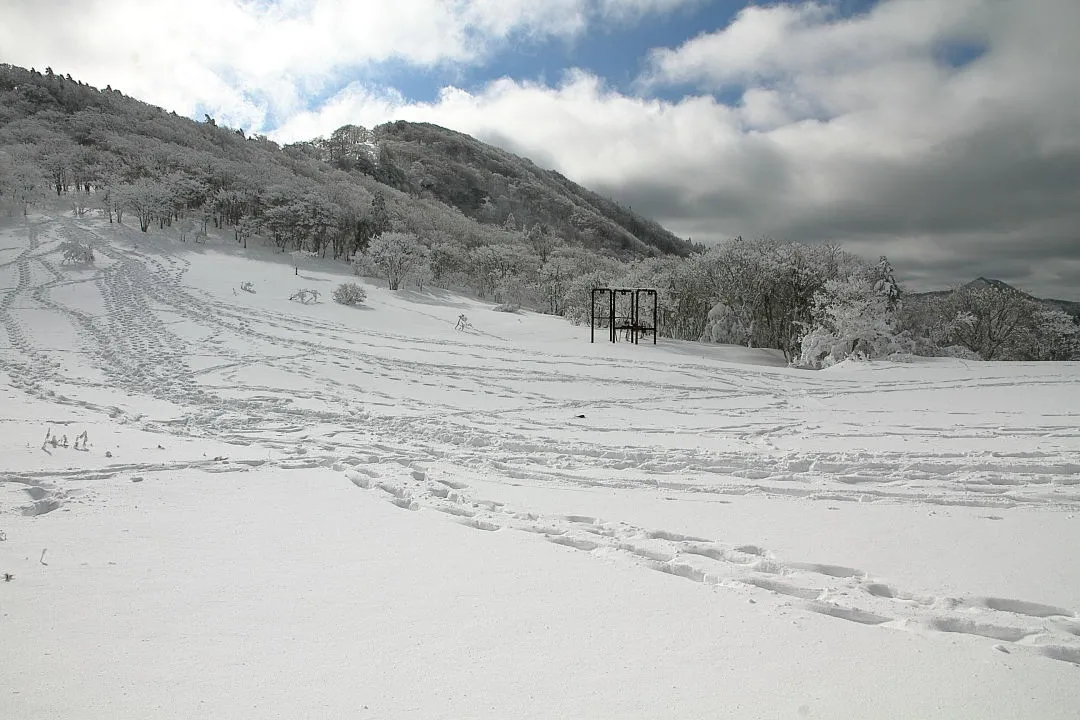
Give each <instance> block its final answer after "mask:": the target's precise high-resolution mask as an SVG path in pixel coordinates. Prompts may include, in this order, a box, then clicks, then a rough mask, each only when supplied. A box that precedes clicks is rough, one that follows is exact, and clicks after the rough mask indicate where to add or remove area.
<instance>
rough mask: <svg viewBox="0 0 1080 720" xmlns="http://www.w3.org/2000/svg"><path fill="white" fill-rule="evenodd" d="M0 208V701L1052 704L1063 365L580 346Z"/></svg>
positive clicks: (111, 714)
mask: <svg viewBox="0 0 1080 720" xmlns="http://www.w3.org/2000/svg"><path fill="white" fill-rule="evenodd" d="M2 222H3V224H2V225H0V423H2V425H0V427H2V430H3V432H2V434H0V573H2V574H3V575H2V576H0V577H2V578H3V579H0V639H2V644H0V646H2V648H3V650H2V653H0V655H2V658H3V659H2V661H0V717H4V718H20V720H22V719H37V718H62V717H71V718H75V717H78V718H117V717H125V718H128V717H130V718H135V717H138V718H192V717H208V718H235V717H260V718H296V717H357V718H368V717H370V718H387V717H404V716H413V717H425V718H428V717H446V718H451V717H490V718H495V717H498V718H525V717H560V716H561V717H605V718H608V717H671V718H685V717H740V718H742V717H762V718H765V717H822V718H826V717H873V718H888V717H897V718H921V717H949V718H958V717H971V718H985V717H995V718H1031V717H1039V718H1067V717H1074V716H1075V709H1076V707H1080V683H1078V682H1077V679H1078V675H1077V672H1078V670H1080V667H1078V666H1080V618H1078V617H1077V615H1076V612H1077V610H1080V558H1078V557H1077V554H1076V553H1075V550H1074V549H1075V547H1076V545H1077V541H1078V540H1080V410H1078V408H1080V365H1078V364H1076V363H983V362H968V361H959V360H954V359H933V360H931V359H926V360H921V361H916V362H911V363H904V364H887V363H851V362H846V363H841V364H840V365H837V366H834V367H833V368H830V369H829V370H827V371H824V372H809V371H800V370H795V369H790V368H787V367H785V366H784V365H785V363H784V360H783V358H782V356H780V355H779V353H778V352H776V351H767V350H747V349H745V348H738V347H730V346H720V345H703V344H695V343H683V342H675V341H670V340H663V339H662V340H661V342H660V344H659V345H657V346H653V345H639V346H631V345H628V344H618V345H610V344H607V343H603V344H601V343H598V344H595V345H592V344H589V343H588V329H587V328H582V327H575V326H573V325H570V324H568V323H566V322H565V321H564V320H563V319H561V318H555V317H551V316H543V315H536V314H532V313H528V312H520V313H506V312H494V311H493V310H492V309H491V305H488V304H485V303H482V302H478V301H475V300H471V299H468V298H466V297H463V296H459V295H455V294H451V293H448V292H445V291H442V290H436V291H431V292H427V291H425V292H420V291H417V290H401V291H399V292H391V291H389V290H387V289H385V288H384V287H383V286H382V285H374V284H370V285H367V286H366V287H365V289H366V291H367V298H366V300H365V301H364V302H363V303H361V304H359V305H356V306H355V307H347V306H344V305H340V304H336V303H334V302H333V301H332V300H330V297H331V295H332V292H333V290H334V288H335V287H337V286H338V285H339V284H340V283H342V282H349V281H353V280H355V278H353V277H352V276H350V275H347V274H345V273H344V272H343V270H344V268H342V267H341V266H335V265H333V264H332V263H331V262H330V261H325V262H323V261H318V260H309V261H306V262H305V264H303V265H302V266H301V267H300V268H299V270H295V269H294V266H293V265H292V263H291V262H290V258H288V256H285V255H282V254H276V253H273V252H270V251H260V250H259V249H256V248H252V249H251V250H249V251H247V252H246V253H245V252H241V251H240V250H239V249H238V248H237V245H236V243H235V242H234V240H233V238H232V236H231V235H229V236H228V237H218V236H216V235H214V234H213V231H211V234H210V236H209V237H208V238H207V242H205V243H203V244H199V245H195V244H192V243H181V242H179V240H178V239H177V238H176V237H175V233H170V234H165V233H161V232H157V231H155V229H154V228H150V231H149V232H147V233H145V234H144V233H141V232H139V230H138V229H137V228H134V229H133V228H131V227H129V226H125V225H115V224H113V225H110V224H109V223H108V222H106V221H105V220H104V219H102V218H99V217H96V216H91V215H87V216H84V217H73V216H72V213H71V212H70V211H68V210H65V209H64V208H62V207H61V206H59V205H56V206H53V207H51V208H47V209H46V211H45V212H44V213H36V214H34V213H32V214H31V215H30V216H28V217H27V218H25V219H23V218H19V217H16V218H13V219H4V220H3V221H2ZM81 249H88V250H89V252H88V253H84V252H83V251H82V250H81ZM76 250H79V252H75V251H76ZM90 255H92V259H91V258H90ZM297 273H298V274H297ZM301 289H307V290H314V291H317V292H318V301H317V302H311V303H308V304H302V303H299V302H296V301H290V297H291V296H293V295H294V294H295V293H296V292H297V291H298V290H301ZM311 297H314V296H311ZM462 316H464V317H465V322H464V323H459V320H460V319H461V317H462ZM5 580H6V581H5Z"/></svg>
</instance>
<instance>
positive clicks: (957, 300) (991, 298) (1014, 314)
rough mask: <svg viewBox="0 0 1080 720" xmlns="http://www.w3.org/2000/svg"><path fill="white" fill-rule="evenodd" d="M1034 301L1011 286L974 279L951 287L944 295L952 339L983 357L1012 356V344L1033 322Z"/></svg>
mask: <svg viewBox="0 0 1080 720" xmlns="http://www.w3.org/2000/svg"><path fill="white" fill-rule="evenodd" d="M1037 309H1039V306H1038V304H1037V303H1034V302H1033V301H1032V300H1031V298H1029V297H1027V296H1026V295H1024V294H1023V293H1021V292H1020V291H1018V290H1016V289H1015V288H1012V287H1009V286H1007V285H1004V284H1003V283H1001V284H999V283H996V282H991V281H987V280H983V279H980V280H977V281H975V282H973V283H969V284H968V285H965V286H964V287H962V288H958V289H957V290H954V291H953V292H952V294H951V295H950V296H949V298H948V313H949V315H950V316H951V318H950V319H951V320H952V322H953V338H952V339H953V341H954V342H956V343H957V344H958V345H962V346H963V347H966V348H967V349H968V350H971V351H972V352H974V353H976V354H977V355H978V356H979V357H981V358H982V359H983V360H1001V359H1007V358H1009V357H1010V356H1015V353H1014V350H1015V349H1016V343H1017V341H1018V340H1019V338H1020V336H1021V334H1022V333H1023V331H1024V330H1025V328H1030V327H1032V326H1033V324H1034V322H1033V321H1034V312H1035V310H1037Z"/></svg>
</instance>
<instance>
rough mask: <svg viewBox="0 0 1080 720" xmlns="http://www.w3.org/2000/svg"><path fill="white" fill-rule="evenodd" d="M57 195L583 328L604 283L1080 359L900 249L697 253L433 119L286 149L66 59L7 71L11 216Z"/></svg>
mask: <svg viewBox="0 0 1080 720" xmlns="http://www.w3.org/2000/svg"><path fill="white" fill-rule="evenodd" d="M46 198H52V202H56V200H57V199H58V198H59V199H61V200H62V201H64V202H67V203H70V208H71V212H72V213H73V214H74V215H76V216H85V215H88V214H94V215H99V216H100V217H101V218H102V219H103V221H104V220H106V219H107V221H108V222H110V223H113V222H115V223H130V224H136V225H138V226H139V227H140V228H141V229H142V230H143V231H146V230H148V229H149V228H150V227H151V226H154V227H155V228H156V229H158V230H159V231H162V232H167V233H171V234H173V235H174V236H175V237H176V239H177V240H178V241H182V242H205V241H207V239H208V238H210V237H214V238H217V239H219V240H220V238H222V237H227V238H229V240H228V241H229V242H235V243H237V244H240V245H242V246H244V247H247V245H248V243H249V242H256V243H260V244H266V245H269V246H272V247H274V248H276V249H277V250H279V251H281V252H292V253H294V254H296V255H298V256H303V255H311V256H319V257H324V258H330V259H335V260H340V261H341V262H349V263H352V265H353V267H354V269H355V270H356V272H358V273H363V274H367V275H371V276H378V277H382V278H383V279H385V280H386V281H387V283H388V284H389V285H390V287H391V288H392V289H398V288H402V287H406V286H418V287H423V286H425V285H434V286H438V287H443V288H449V289H454V290H459V291H465V292H470V293H472V294H474V295H475V296H477V297H479V298H482V299H488V300H490V301H492V302H493V303H498V304H500V306H501V307H502V308H503V309H507V310H511V311H512V310H515V309H516V308H518V307H526V308H532V309H535V310H539V311H542V312H547V313H551V314H555V315H561V316H564V317H567V318H568V319H569V320H571V321H574V322H581V321H582V320H587V319H588V318H589V311H590V303H591V289H592V288H594V287H598V286H608V285H618V286H638V287H654V288H657V289H658V290H659V307H658V314H659V318H660V326H659V331H660V334H661V335H666V336H668V337H674V338H679V339H685V340H699V339H700V340H706V341H713V342H723V343H735V344H742V345H750V346H757V347H771V348H778V349H781V350H783V351H784V353H785V355H786V356H787V357H788V358H789V359H790V360H791V361H792V362H794V363H798V364H801V365H804V366H808V367H822V366H825V365H829V364H832V363H835V362H838V361H840V360H843V359H845V358H847V357H849V356H852V355H861V356H867V357H880V356H886V355H894V356H895V355H897V354H929V355H934V354H959V355H963V356H967V357H980V358H983V359H987V360H991V359H1030V360H1059V359H1069V358H1075V357H1078V356H1080V334H1078V332H1077V324H1076V322H1075V320H1074V318H1073V317H1070V315H1069V314H1068V313H1066V312H1065V311H1063V310H1062V309H1061V306H1052V305H1048V304H1046V303H1045V302H1042V301H1038V300H1035V299H1034V298H1031V297H1030V296H1027V295H1024V294H1023V293H1019V292H1018V291H1016V290H1014V289H1012V288H1010V287H1008V286H1005V285H1004V284H1003V283H1001V284H997V283H994V282H988V281H983V282H976V283H972V284H971V285H970V286H965V287H964V288H959V289H957V290H956V291H953V292H950V293H946V294H941V295H934V296H922V297H915V296H912V297H906V296H905V294H904V292H903V289H902V288H901V287H900V286H899V285H898V283H897V282H896V280H895V278H894V277H893V270H892V267H891V265H890V264H889V262H888V260H887V259H886V258H884V257H882V258H881V259H880V261H877V262H874V263H869V264H868V263H867V262H866V260H865V259H862V258H858V257H855V256H853V255H851V254H849V253H847V252H845V251H843V250H842V249H840V248H839V247H836V246H833V245H828V244H825V245H821V244H817V245H804V244H800V243H798V242H777V241H774V240H771V239H769V238H761V239H752V240H744V239H742V238H734V239H732V240H728V241H725V242H722V243H720V244H718V245H717V246H715V247H712V248H709V249H707V250H706V249H705V248H702V247H694V246H692V245H691V244H689V243H687V242H684V241H682V240H680V239H678V238H677V237H675V236H674V235H672V234H671V233H668V232H667V231H665V230H663V228H661V227H659V226H658V225H656V224H655V223H653V222H651V221H649V220H646V219H644V218H641V217H639V216H636V215H634V214H633V213H632V212H630V211H629V210H628V209H626V208H623V207H621V206H619V205H618V204H617V203H615V202H613V201H611V200H608V199H605V198H602V197H600V196H598V195H596V194H595V193H592V192H589V191H588V190H586V189H584V188H581V187H580V186H578V185H575V184H574V183H572V182H570V181H569V180H567V179H566V178H564V177H562V176H561V175H559V174H558V173H555V172H552V171H548V170H542V169H540V168H538V167H536V166H535V165H533V164H532V163H531V162H529V161H528V160H524V159H522V158H519V157H517V156H514V155H512V154H510V153H507V152H505V151H502V150H499V149H497V148H493V147H491V146H488V145H485V144H483V143H480V142H478V141H477V140H474V139H473V138H470V137H468V136H466V135H462V134H460V133H456V132H452V131H449V130H446V129H444V128H440V127H436V126H433V125H418V124H410V123H404V122H395V123H389V124H386V125H382V126H380V127H377V128H374V129H373V130H368V129H366V128H363V127H360V126H356V125H346V126H344V127H342V128H339V129H338V130H337V131H335V132H333V133H332V134H331V135H330V136H329V137H327V138H314V139H312V140H310V141H307V142H301V143H296V144H293V145H288V146H285V147H279V146H278V145H277V144H275V143H274V142H272V141H270V140H269V139H267V138H266V137H264V136H260V135H251V136H248V135H246V134H245V133H244V131H243V130H242V129H230V128H225V127H219V126H218V125H217V124H216V123H215V122H214V120H213V119H212V118H210V117H205V118H204V120H203V121H202V122H196V121H193V120H191V119H188V118H183V117H179V116H177V115H176V114H175V113H168V112H166V111H164V110H162V109H161V108H157V107H153V106H150V105H146V104H144V103H141V102H139V101H137V100H135V99H133V98H129V97H126V96H125V95H123V94H122V93H120V92H119V91H117V90H114V89H112V88H110V87H106V88H105V89H103V90H99V89H97V88H94V87H91V86H88V85H85V84H83V83H80V82H78V81H77V80H74V79H72V78H71V77H70V76H63V77H62V76H61V75H59V74H57V73H54V72H53V71H52V70H50V69H47V70H46V71H45V72H44V73H40V72H37V71H34V70H25V69H22V68H17V67H12V66H0V212H3V213H4V214H6V215H8V216H9V217H16V216H19V215H25V214H28V213H29V212H31V211H32V209H33V208H34V207H35V206H36V205H39V204H41V203H43V202H45V201H46ZM620 311H623V310H622V309H621V308H620Z"/></svg>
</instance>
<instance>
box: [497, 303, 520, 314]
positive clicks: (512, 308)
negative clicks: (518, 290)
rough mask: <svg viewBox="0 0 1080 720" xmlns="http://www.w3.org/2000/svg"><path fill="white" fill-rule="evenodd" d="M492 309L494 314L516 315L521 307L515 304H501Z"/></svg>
mask: <svg viewBox="0 0 1080 720" xmlns="http://www.w3.org/2000/svg"><path fill="white" fill-rule="evenodd" d="M492 309H493V310H495V312H505V313H516V312H517V311H518V310H520V309H521V306H520V305H518V304H517V303H502V304H501V305H496V306H495V307H494V308H492Z"/></svg>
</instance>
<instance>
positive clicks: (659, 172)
mask: <svg viewBox="0 0 1080 720" xmlns="http://www.w3.org/2000/svg"><path fill="white" fill-rule="evenodd" d="M1028 9H1029V6H1024V5H1022V4H1018V3H1004V2H998V1H996V0H985V1H983V2H976V1H975V0H961V2H953V1H952V0H948V1H946V0H940V2H931V0H893V1H892V2H885V3H882V4H880V5H879V6H878V7H877V8H876V9H875V10H874V11H873V12H871V13H869V14H868V15H865V16H861V17H858V18H854V19H847V20H845V19H841V18H837V17H834V16H832V15H830V14H829V13H828V12H827V10H826V9H824V8H823V7H822V6H818V5H804V6H773V7H771V8H752V9H750V10H747V11H745V12H744V13H743V14H741V15H740V16H739V17H738V18H737V19H736V20H735V21H734V22H733V24H732V25H731V26H729V27H728V28H725V29H724V30H722V31H721V32H720V33H718V36H719V37H722V38H723V42H721V43H719V44H718V45H715V46H712V45H705V44H695V43H700V42H701V41H702V39H701V38H699V39H698V40H694V41H691V42H690V43H688V44H687V45H685V46H683V48H680V49H676V50H673V51H672V54H670V55H665V54H662V53H661V54H660V55H658V56H657V57H661V58H665V59H666V60H671V62H668V63H667V64H666V65H665V64H663V63H661V64H660V65H658V66H655V67H665V68H667V70H665V71H664V72H665V74H664V78H665V81H672V82H686V81H688V80H691V79H693V80H694V81H695V82H699V83H701V84H702V85H704V86H708V87H715V86H716V85H717V84H726V83H728V82H729V81H733V79H735V78H738V79H739V82H740V83H744V84H745V85H743V94H742V99H741V102H739V103H737V104H736V105H735V106H733V107H729V106H726V105H724V104H722V103H720V102H719V101H717V100H715V99H714V98H713V97H712V96H711V95H707V94H702V95H698V96H689V97H685V98H683V99H681V100H677V101H661V100H656V99H649V98H646V97H635V96H630V95H625V94H621V93H619V92H616V91H614V90H612V89H611V88H609V87H607V86H606V85H605V84H604V82H603V80H602V79H601V78H597V77H594V76H591V75H589V74H587V73H583V72H580V71H577V72H571V73H569V74H568V75H567V76H566V77H565V78H563V80H562V82H560V83H558V84H557V85H554V86H549V85H543V84H536V83H527V82H519V81H515V80H512V79H503V80H500V81H497V82H494V83H491V84H490V85H489V86H487V87H485V88H482V89H480V90H477V91H475V92H467V91H465V90H461V89H456V88H448V89H446V90H445V91H444V92H443V93H442V95H441V96H440V98H439V99H438V100H437V101H436V102H435V103H431V104H417V103H408V102H406V101H405V100H404V99H402V98H392V97H391V98H388V97H387V96H384V95H372V94H371V93H370V92H367V91H361V90H360V89H357V88H352V89H350V90H348V91H347V92H346V93H343V94H342V95H340V96H339V97H337V98H335V100H334V101H333V102H332V103H330V104H329V105H328V106H327V108H326V110H325V111H317V112H315V113H311V114H308V115H305V116H304V120H303V123H302V124H296V125H287V126H285V127H284V128H282V131H281V133H282V137H289V138H300V137H307V136H310V135H312V134H313V132H312V131H313V130H316V129H317V130H318V132H319V133H326V132H329V130H331V129H333V127H336V124H340V123H338V121H339V120H341V119H344V118H350V119H351V120H352V121H354V122H362V123H363V124H367V125H374V124H377V123H379V122H382V121H385V120H391V119H408V120H416V121H428V122H434V123H437V124H441V125H445V126H448V127H452V128H454V129H457V130H460V131H463V132H467V133H469V134H472V135H475V136H477V137H480V138H482V139H487V140H489V141H494V142H496V143H498V144H501V145H503V146H504V147H508V148H509V149H511V150H513V151H516V152H519V153H521V154H523V155H527V156H530V157H532V158H533V159H535V160H536V161H537V162H538V163H540V164H544V165H548V166H552V167H555V168H556V169H558V170H560V171H561V172H563V173H564V174H566V175H568V176H569V177H571V178H573V179H575V180H577V181H579V182H582V183H583V184H585V185H587V186H591V187H594V188H596V189H599V190H601V191H603V192H608V193H611V194H614V195H617V196H618V197H620V198H621V199H623V200H624V201H627V202H629V203H631V204H632V205H633V207H634V208H635V209H638V210H641V211H644V212H646V213H647V214H650V215H653V216H654V217H657V218H658V219H659V220H660V221H661V222H663V223H665V224H666V225H668V226H669V227H671V228H673V229H674V230H676V231H677V232H679V233H680V234H682V235H684V236H686V235H691V236H693V237H694V238H695V239H697V240H707V239H715V238H722V237H727V236H731V235H735V234H742V235H751V236H752V235H760V234H769V235H772V236H774V237H778V238H781V239H791V240H804V241H823V240H833V241H838V242H842V243H845V244H847V245H848V246H849V247H852V248H855V249H858V250H859V251H860V252H863V253H865V254H866V255H868V256H876V255H877V254H881V253H884V254H888V255H890V256H891V257H892V258H893V260H894V263H895V264H896V265H897V266H898V267H899V268H901V272H903V268H905V267H906V268H908V269H909V271H910V277H911V278H913V279H915V280H916V282H918V283H920V284H922V285H937V286H942V285H948V284H949V283H950V282H952V281H953V279H960V278H970V277H973V276H974V275H976V274H987V275H993V274H997V275H999V276H1003V279H1006V280H1012V281H1015V282H1018V283H1020V284H1021V285H1027V286H1028V287H1030V288H1031V289H1034V290H1037V291H1040V292H1047V293H1058V294H1063V295H1067V296H1073V297H1075V296H1076V290H1075V287H1077V285H1076V282H1077V280H1078V279H1080V278H1076V277H1073V276H1070V275H1068V268H1070V267H1074V266H1075V264H1076V262H1077V261H1080V243H1077V241H1076V240H1077V238H1078V237H1080V86H1078V85H1077V84H1076V82H1075V79H1074V77H1073V72H1074V71H1073V68H1075V67H1080V50H1078V49H1077V46H1076V44H1075V43H1074V41H1073V40H1072V37H1071V35H1072V31H1071V28H1075V27H1080V4H1077V3H1072V2H1069V1H1068V0H1044V2H1042V3H1040V10H1041V11H1040V12H1038V13H1035V12H1028ZM748 18H749V20H748ZM748 22H749V24H746V23H748ZM893 28H895V32H894V31H893ZM737 36H738V37H741V38H743V39H741V40H738V42H734V41H733V42H729V40H730V39H731V38H734V37H737ZM751 39H753V40H754V41H755V42H760V43H761V47H757V46H755V45H754V42H751ZM957 39H961V40H965V41H978V42H979V43H982V44H983V45H984V49H985V52H984V53H983V55H982V56H981V57H979V58H978V59H977V60H976V61H975V62H973V63H971V64H969V65H967V66H966V67H962V68H959V69H957V68H954V67H950V66H948V65H947V64H943V63H942V62H940V61H939V58H938V57H937V52H938V51H939V49H940V47H941V43H944V42H947V41H954V40H957ZM686 48H691V49H692V52H687V54H686V57H688V58H690V59H691V60H692V62H685V63H683V62H682V60H679V62H675V61H674V60H673V58H675V57H676V56H677V55H678V54H679V53H682V52H683V50H684V49H686ZM710 48H711V49H710ZM762 48H763V49H762ZM706 50H708V52H706ZM711 53H715V54H711ZM740 53H742V54H740ZM680 63H682V64H680ZM655 67H654V70H655ZM671 68H695V69H694V70H693V72H690V71H682V70H680V71H679V72H674V71H673V70H671ZM653 79H654V80H655V79H656V76H654V78H653ZM335 123H336V124H335ZM1055 278H1056V279H1055Z"/></svg>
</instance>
